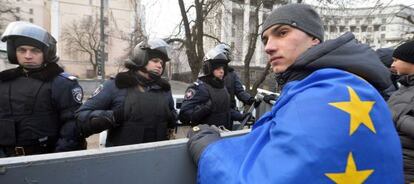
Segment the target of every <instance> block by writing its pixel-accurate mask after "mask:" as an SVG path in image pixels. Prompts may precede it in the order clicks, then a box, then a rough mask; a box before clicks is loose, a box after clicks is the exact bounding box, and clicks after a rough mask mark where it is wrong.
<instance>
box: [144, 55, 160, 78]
mask: <svg viewBox="0 0 414 184" xmlns="http://www.w3.org/2000/svg"><path fill="white" fill-rule="evenodd" d="M163 62H164V61H162V60H161V59H160V58H152V59H151V60H149V61H148V64H147V65H146V66H145V69H147V71H148V72H151V73H155V74H158V75H161V74H162V70H163V68H162V65H163Z"/></svg>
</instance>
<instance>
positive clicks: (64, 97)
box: [0, 21, 414, 181]
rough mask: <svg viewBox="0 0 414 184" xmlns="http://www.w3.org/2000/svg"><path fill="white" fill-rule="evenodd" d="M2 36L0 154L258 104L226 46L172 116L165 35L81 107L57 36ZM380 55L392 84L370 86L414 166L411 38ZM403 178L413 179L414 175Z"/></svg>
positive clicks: (158, 132)
mask: <svg viewBox="0 0 414 184" xmlns="http://www.w3.org/2000/svg"><path fill="white" fill-rule="evenodd" d="M1 41H3V42H7V55H8V61H9V62H10V63H12V64H17V65H18V66H17V67H16V68H12V69H8V70H4V71H2V72H0V158H1V157H11V156H22V155H33V154H43V153H53V152H63V151H72V150H82V149H86V141H85V138H87V137H88V136H90V135H93V134H96V133H99V132H102V131H105V130H108V135H107V140H106V146H107V147H110V146H120V145H128V144H137V143H145V142H153V141H162V140H168V139H169V136H170V135H171V132H172V130H173V129H174V128H175V127H176V126H177V121H178V120H180V121H181V122H182V123H183V124H186V125H191V126H195V125H198V124H207V125H215V126H217V127H223V128H225V129H228V130H232V127H233V121H241V120H243V119H245V118H246V117H247V116H249V114H248V113H241V112H239V111H237V109H236V105H235V97H237V98H238V99H239V100H240V101H242V102H243V103H244V104H245V105H252V104H253V103H255V102H256V100H255V98H254V97H252V96H251V95H250V94H249V93H247V92H246V91H245V90H244V89H243V86H242V83H241V81H240V79H239V77H238V76H237V75H236V73H235V72H234V69H233V68H231V67H229V65H228V64H229V62H230V61H231V60H232V58H231V55H232V54H231V49H230V48H229V47H228V46H227V45H225V44H219V45H217V46H216V47H214V48H212V49H210V50H209V51H208V52H207V53H206V55H205V57H204V59H203V66H202V75H200V76H199V77H198V79H197V81H196V82H194V83H193V84H191V85H190V86H189V87H188V89H187V90H186V91H185V95H184V101H183V103H182V106H181V109H180V113H179V114H177V112H176V110H175V108H174V101H173V97H172V93H171V86H170V84H169V82H168V81H166V80H164V79H163V78H161V76H162V74H163V72H164V68H165V64H166V62H168V61H169V60H170V55H169V46H168V44H167V43H166V42H165V41H164V40H162V39H151V40H148V41H143V42H141V43H139V44H138V45H136V47H135V48H134V49H133V51H132V54H131V55H130V57H129V59H128V60H127V61H126V62H125V68H126V71H125V72H120V73H118V74H117V75H116V76H115V77H114V78H111V79H109V80H107V81H106V82H104V83H103V84H102V85H101V86H99V88H98V89H96V91H95V92H94V94H93V95H92V97H91V98H90V99H88V100H86V102H85V103H83V104H82V101H83V91H82V88H81V87H80V85H79V83H78V82H77V79H76V78H75V77H73V76H72V75H70V74H67V73H65V72H64V70H63V69H62V68H61V67H60V66H59V65H58V64H57V62H58V60H59V58H58V57H57V55H56V40H55V39H54V38H53V36H51V34H50V33H48V32H47V31H46V30H45V29H43V28H41V27H39V26H37V25H34V24H31V23H27V22H22V21H17V22H12V23H10V24H9V25H8V27H7V28H6V30H5V32H4V34H3V35H2V36H1ZM377 54H378V56H379V59H380V60H381V61H383V63H384V65H386V66H387V67H388V68H390V71H392V73H393V75H389V76H391V77H392V81H393V83H392V85H385V84H384V85H383V84H381V81H380V79H378V80H377V79H373V80H372V81H373V82H371V84H372V85H373V86H374V87H375V88H376V89H377V90H378V91H379V92H380V94H381V96H382V97H383V98H384V99H385V100H388V103H389V107H390V109H391V111H392V112H393V113H392V114H393V120H394V123H395V127H396V129H397V131H398V132H399V134H400V138H401V140H402V141H401V142H402V145H403V152H404V155H405V157H404V159H406V160H405V161H406V163H405V167H406V168H409V169H411V170H414V166H413V165H414V164H413V163H414V154H413V150H414V142H413V137H414V119H413V118H414V100H413V99H414V98H413V97H414V92H413V91H414V90H413V87H412V86H414V77H413V76H414V42H413V41H409V42H407V43H404V44H402V45H401V46H399V47H398V48H397V49H396V50H393V49H389V48H386V49H378V50H377ZM379 59H377V60H378V61H379ZM363 72H366V71H362V73H361V74H360V76H363V77H364V73H363ZM374 72H375V71H374ZM276 73H277V72H276ZM368 75H370V74H368ZM381 76H386V74H384V75H381ZM279 78H283V76H282V77H280V76H279ZM367 78H369V76H368V77H367ZM278 82H281V84H282V85H283V84H284V83H283V80H281V81H278ZM285 82H286V81H285ZM376 82H377V83H376ZM398 88H400V89H398ZM148 107H151V108H148ZM407 160H408V162H407ZM406 179H407V180H410V181H414V173H410V174H409V175H408V176H406Z"/></svg>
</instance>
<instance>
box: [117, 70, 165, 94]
mask: <svg viewBox="0 0 414 184" xmlns="http://www.w3.org/2000/svg"><path fill="white" fill-rule="evenodd" d="M138 84H139V85H141V86H144V87H150V88H154V89H157V88H158V89H162V90H163V91H170V90H171V86H170V84H169V83H168V81H166V80H164V79H162V78H159V79H158V80H148V79H146V78H144V77H142V76H140V75H138V74H135V73H134V72H132V71H127V72H120V73H118V74H117V75H116V77H115V85H116V87H118V88H119V89H123V88H130V87H134V86H136V85H138Z"/></svg>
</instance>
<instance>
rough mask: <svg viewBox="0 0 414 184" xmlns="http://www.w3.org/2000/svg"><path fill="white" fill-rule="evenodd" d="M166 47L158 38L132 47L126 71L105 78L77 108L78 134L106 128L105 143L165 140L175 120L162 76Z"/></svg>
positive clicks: (169, 89) (122, 143)
mask: <svg viewBox="0 0 414 184" xmlns="http://www.w3.org/2000/svg"><path fill="white" fill-rule="evenodd" d="M168 49H169V46H168V44H167V43H166V42H165V41H164V40H161V39H153V40H149V41H148V42H147V41H144V42H141V43H139V44H138V45H137V46H135V48H134V50H133V52H132V56H131V57H130V59H129V60H128V61H127V62H126V63H125V67H126V68H127V69H128V71H126V72H121V73H118V74H117V75H116V77H115V79H110V80H108V81H106V82H105V83H104V84H103V85H102V86H101V87H100V88H98V89H97V90H96V91H95V93H94V95H93V97H92V98H91V99H89V100H88V101H86V102H85V104H84V105H82V106H81V107H80V108H79V109H78V111H77V118H78V120H79V122H78V124H77V125H78V126H77V127H78V130H79V134H80V136H82V137H88V136H90V135H92V134H94V133H98V132H101V131H103V130H107V129H108V136H107V140H106V146H119V145H128V144H137V143H144V142H153V141H162V140H167V139H168V130H169V129H173V128H175V125H176V119H177V118H176V116H177V115H176V111H175V109H174V101H173V98H172V94H171V87H170V84H169V83H168V82H167V81H165V80H164V79H162V78H161V75H162V74H163V71H164V67H165V63H166V62H167V61H169V60H170V58H169V56H168Z"/></svg>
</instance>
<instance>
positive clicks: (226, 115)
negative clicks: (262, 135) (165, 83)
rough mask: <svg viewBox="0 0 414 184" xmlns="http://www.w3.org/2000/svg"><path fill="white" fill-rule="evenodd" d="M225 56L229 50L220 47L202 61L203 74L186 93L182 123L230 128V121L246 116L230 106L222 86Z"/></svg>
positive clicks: (181, 113) (180, 116) (226, 57)
mask: <svg viewBox="0 0 414 184" xmlns="http://www.w3.org/2000/svg"><path fill="white" fill-rule="evenodd" d="M228 56H229V55H228V51H226V50H224V49H222V48H219V47H216V48H213V49H211V50H210V51H208V52H207V54H206V56H205V57H204V61H203V73H204V75H203V76H201V77H199V78H198V80H197V81H196V82H194V84H192V85H191V86H189V87H188V89H187V90H186V92H185V96H184V101H183V103H182V106H181V109H180V114H179V119H180V121H181V122H183V123H189V124H191V125H197V124H208V125H216V126H224V127H225V128H226V129H228V130H231V129H232V126H233V123H232V122H233V120H237V121H240V120H242V119H243V118H244V117H245V116H247V114H240V113H239V112H238V111H236V110H234V109H232V108H230V95H229V93H228V91H227V89H226V88H225V86H224V77H225V76H226V74H227V67H228V65H227V64H228V63H229V61H230V58H229V57H228Z"/></svg>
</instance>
